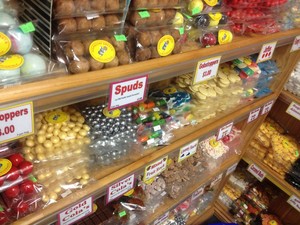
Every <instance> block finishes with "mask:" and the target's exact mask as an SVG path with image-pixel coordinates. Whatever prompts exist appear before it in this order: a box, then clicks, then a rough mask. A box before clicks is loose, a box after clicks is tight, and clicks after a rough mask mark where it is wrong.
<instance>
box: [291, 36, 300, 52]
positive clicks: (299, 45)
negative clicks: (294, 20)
mask: <svg viewBox="0 0 300 225" xmlns="http://www.w3.org/2000/svg"><path fill="white" fill-rule="evenodd" d="M299 49H300V35H299V36H297V37H295V40H294V42H293V46H292V48H291V52H294V51H298V50H299Z"/></svg>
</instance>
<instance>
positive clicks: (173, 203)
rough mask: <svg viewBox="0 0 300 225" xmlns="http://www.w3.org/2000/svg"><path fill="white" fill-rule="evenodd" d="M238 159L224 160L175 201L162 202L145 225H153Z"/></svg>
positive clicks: (233, 157)
mask: <svg viewBox="0 0 300 225" xmlns="http://www.w3.org/2000/svg"><path fill="white" fill-rule="evenodd" d="M239 160H240V157H239V156H232V157H230V158H229V159H228V160H225V162H224V163H222V164H221V165H220V166H219V167H218V168H217V169H215V170H213V171H211V172H209V173H208V174H203V175H202V176H201V178H198V180H199V181H198V182H196V183H195V184H193V185H191V186H189V187H188V188H186V190H185V192H184V193H182V195H180V197H178V198H176V199H172V198H169V197H168V198H167V199H166V200H165V201H164V204H163V205H161V206H159V207H158V208H157V209H156V210H155V212H154V213H153V214H151V215H150V216H149V217H148V221H147V224H151V223H153V222H154V221H155V220H156V219H157V218H159V217H160V216H162V215H163V214H164V213H166V212H168V211H170V210H172V209H173V208H174V207H175V206H176V205H178V204H179V203H181V202H183V201H184V200H185V199H187V198H188V197H189V196H191V195H192V194H193V193H194V192H195V191H196V190H197V189H198V188H200V187H201V186H202V185H204V184H206V183H207V182H208V181H209V180H210V179H212V178H214V177H216V176H217V175H219V174H220V173H222V172H224V171H226V170H227V169H228V168H229V167H230V166H232V165H233V164H235V163H237V162H239Z"/></svg>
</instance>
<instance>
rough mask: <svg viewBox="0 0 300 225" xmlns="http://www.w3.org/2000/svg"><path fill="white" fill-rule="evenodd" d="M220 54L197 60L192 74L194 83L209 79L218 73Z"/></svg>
mask: <svg viewBox="0 0 300 225" xmlns="http://www.w3.org/2000/svg"><path fill="white" fill-rule="evenodd" d="M220 62H221V56H218V57H214V58H210V59H205V60H202V61H199V62H198V64H197V68H196V71H195V74H194V84H196V83H199V82H203V81H206V80H210V79H212V78H214V77H215V76H216V75H217V73H218V68H219V65H220Z"/></svg>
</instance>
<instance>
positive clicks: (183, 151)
mask: <svg viewBox="0 0 300 225" xmlns="http://www.w3.org/2000/svg"><path fill="white" fill-rule="evenodd" d="M198 142H199V140H196V141H193V142H191V143H189V144H188V145H185V146H184V147H182V148H180V151H179V156H178V162H181V161H182V160H184V159H186V158H188V157H190V156H192V155H194V154H195V153H196V151H197V146H198Z"/></svg>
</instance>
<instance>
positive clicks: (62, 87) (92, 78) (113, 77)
mask: <svg viewBox="0 0 300 225" xmlns="http://www.w3.org/2000/svg"><path fill="white" fill-rule="evenodd" d="M298 35H300V29H293V30H289V31H284V32H279V33H275V34H271V35H255V37H236V38H235V39H234V41H233V42H232V43H230V44H227V45H219V46H215V47H211V48H203V49H200V50H196V51H191V52H187V53H182V54H177V55H172V56H168V57H164V58H159V59H153V60H149V61H145V62H139V63H134V64H131V65H125V66H120V67H116V68H110V69H105V70H101V71H95V72H89V73H83V74H76V75H69V76H68V75H63V76H54V77H51V78H50V77H49V79H45V80H40V81H35V82H32V83H25V84H22V85H16V86H12V87H8V88H5V89H0V95H1V96H5V98H2V99H1V107H5V106H7V105H11V104H17V103H21V102H26V101H33V103H34V107H35V112H40V111H45V110H47V109H52V108H57V107H60V106H63V105H70V104H73V103H77V102H82V101H84V100H88V99H93V98H97V97H100V96H106V95H107V92H108V85H109V84H110V83H111V82H113V81H117V80H122V79H126V78H128V77H134V76H137V75H141V74H149V80H150V82H156V81H160V80H166V79H168V78H172V77H175V76H178V75H180V74H183V73H186V72H192V71H194V69H195V67H196V64H197V62H198V61H199V60H202V59H206V58H211V57H214V56H219V55H221V56H222V62H226V61H229V60H232V59H234V58H237V57H239V56H242V55H243V56H244V55H250V54H253V53H257V52H259V51H260V50H261V46H262V45H263V44H265V43H270V42H273V41H277V47H279V46H284V45H288V44H291V43H293V41H294V38H295V37H296V36H298Z"/></svg>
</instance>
